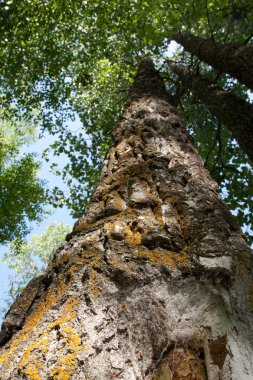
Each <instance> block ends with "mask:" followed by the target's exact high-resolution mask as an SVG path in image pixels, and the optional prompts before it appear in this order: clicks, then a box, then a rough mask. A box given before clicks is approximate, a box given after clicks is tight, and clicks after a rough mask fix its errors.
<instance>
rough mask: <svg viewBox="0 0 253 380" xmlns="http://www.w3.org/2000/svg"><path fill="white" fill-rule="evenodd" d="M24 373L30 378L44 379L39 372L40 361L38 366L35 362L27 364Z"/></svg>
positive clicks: (30, 379) (32, 379)
mask: <svg viewBox="0 0 253 380" xmlns="http://www.w3.org/2000/svg"><path fill="white" fill-rule="evenodd" d="M23 374H24V375H25V376H26V377H27V378H28V379H29V380H42V377H41V376H40V375H39V372H38V363H37V366H35V365H34V364H29V365H27V366H26V368H25V369H24V371H23Z"/></svg>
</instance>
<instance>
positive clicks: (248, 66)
mask: <svg viewBox="0 0 253 380" xmlns="http://www.w3.org/2000/svg"><path fill="white" fill-rule="evenodd" d="M174 40H175V41H176V42H178V43H179V44H181V45H182V46H183V47H184V49H185V50H187V51H188V52H190V53H192V54H194V55H196V56H197V57H198V58H199V59H200V60H201V61H204V62H206V63H208V64H209V65H211V66H212V67H213V68H214V69H216V70H219V71H221V72H224V73H227V74H229V75H231V76H232V77H233V78H235V79H237V80H238V81H239V82H240V83H242V84H245V86H247V87H248V88H250V89H251V90H253V46H252V45H238V44H221V43H218V42H214V41H213V40H211V39H204V38H200V37H196V36H193V35H191V34H188V33H177V34H176V35H175V36H174Z"/></svg>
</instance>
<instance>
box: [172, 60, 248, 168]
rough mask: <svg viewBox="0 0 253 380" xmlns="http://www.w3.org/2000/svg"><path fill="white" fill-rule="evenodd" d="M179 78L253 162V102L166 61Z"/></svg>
mask: <svg viewBox="0 0 253 380" xmlns="http://www.w3.org/2000/svg"><path fill="white" fill-rule="evenodd" d="M168 64H169V66H170V68H171V69H172V70H173V71H174V72H175V73H176V74H177V75H178V76H179V78H180V80H181V81H182V82H183V83H184V84H185V85H186V86H187V88H190V89H191V90H192V91H193V93H194V95H195V96H196V97H197V98H198V99H199V100H200V101H201V102H202V103H203V104H205V106H206V107H207V108H208V109H209V111H210V112H211V113H212V114H213V115H215V116H216V117H217V118H218V120H219V121H220V122H221V123H223V124H225V125H226V126H227V128H228V129H229V130H230V131H231V133H232V136H233V138H234V139H235V140H236V141H237V142H238V144H239V146H240V148H241V149H242V150H243V151H244V152H245V153H246V154H247V155H248V157H249V158H250V160H251V161H252V162H253V128H252V126H253V104H250V103H247V102H246V101H245V100H243V99H240V98H238V97H237V96H236V95H234V94H232V93H231V92H227V91H224V90H223V88H222V87H220V86H219V85H218V84H217V83H215V82H214V81H212V80H210V79H209V78H206V77H204V76H203V75H199V74H195V73H194V71H193V70H191V69H189V68H187V67H183V66H181V65H178V64H175V63H173V62H168Z"/></svg>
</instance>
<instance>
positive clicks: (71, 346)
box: [48, 296, 82, 380]
mask: <svg viewBox="0 0 253 380" xmlns="http://www.w3.org/2000/svg"><path fill="white" fill-rule="evenodd" d="M78 304H79V301H78V300H77V299H76V297H74V296H73V297H70V298H69V300H68V301H67V302H66V303H65V305H64V308H63V311H62V316H61V317H60V318H58V319H57V320H55V321H54V322H53V323H52V324H50V325H49V326H48V329H53V328H55V327H56V326H60V329H61V330H62V332H63V333H64V337H63V340H64V341H65V343H66V348H65V349H66V353H65V354H64V355H60V359H59V361H58V362H57V364H56V365H55V366H54V368H53V369H52V371H51V375H52V376H53V378H54V379H55V380H68V379H70V378H71V375H72V374H73V372H74V370H75V367H76V360H77V355H78V352H80V351H81V350H82V341H81V338H80V336H79V335H78V334H77V332H76V331H75V329H74V328H73V326H72V324H73V320H74V318H75V317H76V315H77V314H76V310H75V308H76V306H77V305H78Z"/></svg>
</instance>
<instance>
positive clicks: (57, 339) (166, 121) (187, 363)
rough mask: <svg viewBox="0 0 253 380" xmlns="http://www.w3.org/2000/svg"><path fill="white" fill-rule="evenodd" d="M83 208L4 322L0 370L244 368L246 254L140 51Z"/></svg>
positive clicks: (250, 345)
mask: <svg viewBox="0 0 253 380" xmlns="http://www.w3.org/2000/svg"><path fill="white" fill-rule="evenodd" d="M114 139H115V145H114V147H113V148H112V149H111V150H110V152H109V154H108V157H107V160H106V161H105V163H104V167H103V170H102V175H101V180H100V183H99V185H98V187H97V189H96V191H95V193H94V196H93V199H92V202H91V204H90V207H89V210H88V212H87V214H86V216H84V217H83V218H81V219H80V220H78V222H77V223H76V224H75V226H74V230H73V232H72V234H71V235H70V236H69V237H68V240H69V241H68V242H67V243H66V244H65V245H64V246H63V247H61V248H60V249H59V250H58V251H57V253H56V255H55V258H54V260H53V262H52V264H51V265H50V266H49V268H48V269H47V271H46V272H45V274H44V275H43V276H42V277H40V278H39V279H37V280H35V281H33V282H32V283H31V284H30V285H29V286H28V288H27V289H26V290H24V291H23V293H22V294H21V297H20V298H18V299H17V301H16V302H15V303H14V305H13V306H12V308H11V309H10V312H9V314H8V315H7V317H6V319H5V322H4V324H3V329H2V333H1V339H2V340H1V341H2V345H3V347H2V349H1V355H0V363H1V370H0V378H1V379H2V380H10V379H11V380H15V379H34V380H40V379H43V380H44V379H45V380H47V379H51V380H52V379H61V380H68V379H71V380H75V379H84V380H85V379H87V380H88V379H89V380H91V379H92V380H95V379H97V380H105V379H113V378H116V379H121V380H137V379H145V380H148V379H154V380H162V379H163V380H166V379H167V380H171V379H173V380H177V379H178V380H179V379H181V380H182V379H187V380H190V379H192V380H193V379H195V380H196V379H198V380H200V379H206V378H208V379H209V380H217V379H222V380H225V379H234V380H239V379H243V380H250V379H252V373H253V342H252V337H253V334H252V328H253V327H252V326H253V324H252V310H253V297H252V276H251V272H250V271H251V270H252V269H251V268H252V253H251V250H250V249H249V247H248V246H247V244H246V243H245V241H244V238H243V236H242V233H241V231H240V229H239V228H238V226H237V225H236V223H235V222H234V220H233V218H232V216H231V215H230V213H229V210H228V209H227V207H226V205H225V204H224V203H223V201H222V200H221V199H220V197H219V195H218V193H217V190H216V188H217V185H216V183H215V182H214V181H213V180H212V179H211V178H210V176H209V174H208V172H207V171H206V169H205V168H204V167H203V164H202V162H201V159H200V158H199V156H198V154H197V151H196V150H195V148H194V147H193V146H192V144H191V141H190V138H189V136H188V134H187V132H186V129H185V127H184V126H183V125H182V124H181V122H180V120H179V117H178V116H177V115H176V113H175V111H174V109H173V108H172V106H171V105H170V103H169V100H168V96H167V94H166V92H165V89H164V85H163V82H162V80H161V78H160V77H159V75H158V74H157V72H156V71H155V70H154V69H153V67H152V66H151V64H150V63H149V62H143V64H142V65H141V67H140V69H139V72H138V76H137V78H136V81H135V84H134V87H133V89H132V92H131V94H130V96H129V100H128V102H127V105H126V107H125V111H124V113H123V115H122V119H121V122H120V123H119V125H118V126H117V127H116V129H115V130H114Z"/></svg>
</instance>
